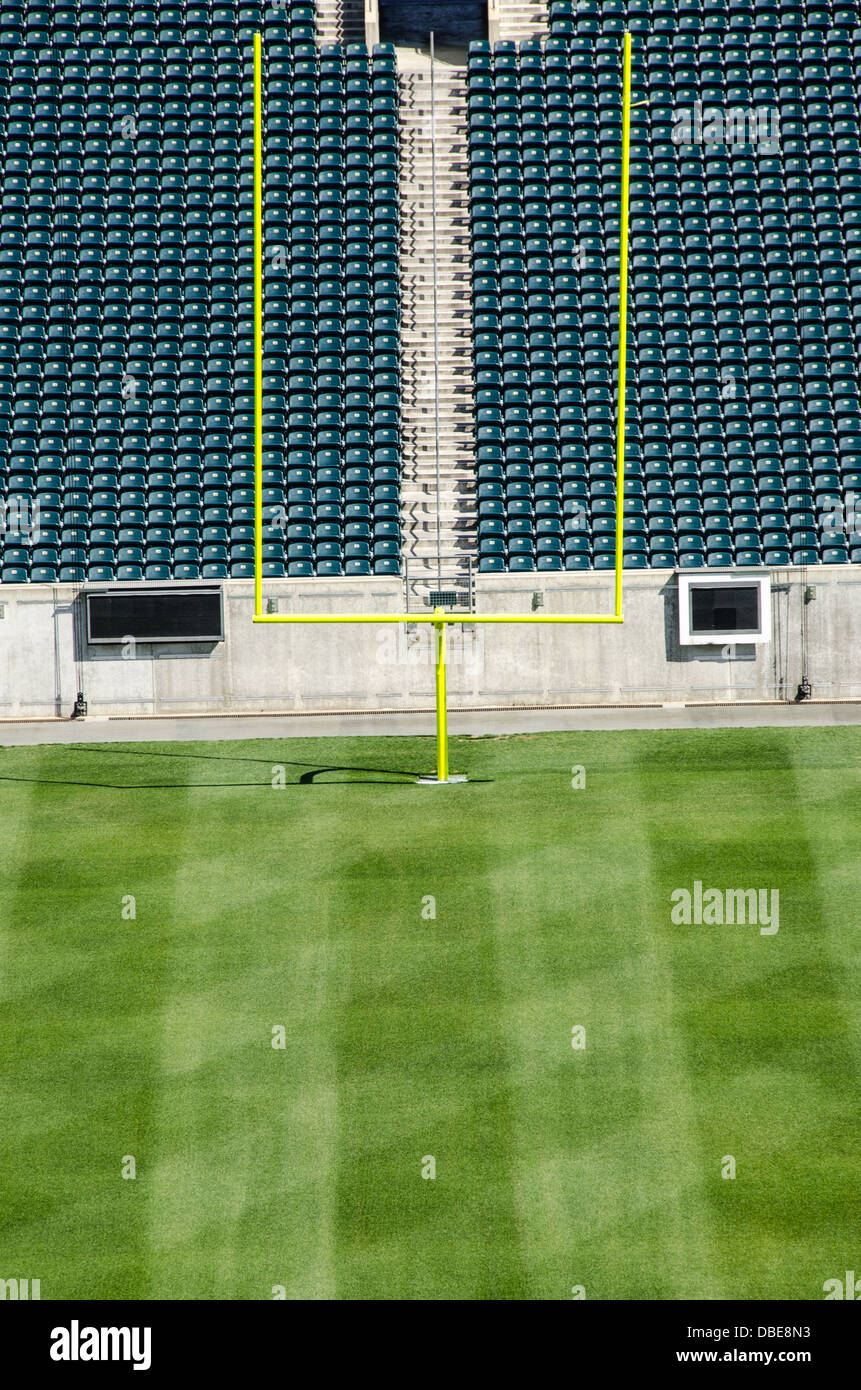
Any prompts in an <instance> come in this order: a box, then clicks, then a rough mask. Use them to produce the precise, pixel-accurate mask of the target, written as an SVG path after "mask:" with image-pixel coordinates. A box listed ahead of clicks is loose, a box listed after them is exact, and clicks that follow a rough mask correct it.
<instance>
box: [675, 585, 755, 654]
mask: <svg viewBox="0 0 861 1390" xmlns="http://www.w3.org/2000/svg"><path fill="white" fill-rule="evenodd" d="M679 641H680V643H681V645H682V646H683V647H708V646H724V645H725V644H726V643H727V642H739V643H745V642H770V641H771V575H770V574H769V573H768V571H765V572H761V571H759V570H751V571H748V572H747V573H744V574H738V573H736V574H721V575H716V574H714V573H712V574H708V573H707V572H706V573H701V574H692V573H691V572H690V571H687V572H685V573H683V574H680V575H679Z"/></svg>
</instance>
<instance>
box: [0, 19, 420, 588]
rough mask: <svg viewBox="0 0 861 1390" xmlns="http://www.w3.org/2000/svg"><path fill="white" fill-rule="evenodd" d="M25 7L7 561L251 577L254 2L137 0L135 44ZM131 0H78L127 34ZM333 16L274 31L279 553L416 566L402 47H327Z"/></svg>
mask: <svg viewBox="0 0 861 1390" xmlns="http://www.w3.org/2000/svg"><path fill="white" fill-rule="evenodd" d="M11 8H12V10H13V12H14V9H15V7H14V6H13V7H11ZM19 9H20V13H21V24H22V28H23V32H24V37H25V38H27V39H28V40H31V39H32V40H34V42H31V43H28V44H27V45H26V46H21V47H18V48H14V47H12V46H11V45H5V46H4V47H2V48H0V95H2V106H3V113H2V118H0V119H2V123H3V126H2V134H3V148H2V159H3V176H4V178H3V215H2V231H0V261H2V287H0V294H2V299H0V488H2V492H0V502H2V506H3V519H4V522H5V525H4V527H3V532H2V534H3V548H2V568H0V580H2V582H5V583H15V582H22V581H25V580H30V581H43V582H53V581H58V580H59V581H82V580H110V579H122V580H139V579H169V578H178V579H192V578H198V577H201V578H220V577H227V576H232V577H246V578H247V577H250V576H251V575H252V574H253V523H254V494H253V428H254V416H253V408H254V394H253V393H254V379H253V374H252V373H253V356H252V353H253V338H252V329H253V318H252V315H253V283H252V278H251V277H252V236H253V230H252V201H251V188H252V163H251V154H252V143H251V141H252V122H251V66H250V65H251V58H250V46H249V44H248V43H247V42H245V41H244V40H245V38H246V37H250V32H251V31H250V30H249V34H248V36H246V35H245V34H244V32H243V24H244V23H245V17H246V15H247V14H248V13H249V12H248V11H246V10H245V9H244V8H242V7H234V8H232V9H231V8H229V7H228V8H226V9H224V10H218V9H213V10H211V11H209V10H204V11H201V12H197V11H195V10H194V9H193V8H191V7H189V8H184V9H182V10H180V9H179V8H175V7H170V8H169V9H168V8H167V7H162V8H161V9H159V10H158V11H157V12H156V11H155V9H150V8H148V7H146V6H135V7H134V9H133V11H132V18H133V21H134V24H133V27H132V29H131V37H132V39H133V40H134V42H133V43H132V44H131V45H130V46H127V45H126V44H125V43H122V42H120V43H114V42H111V41H108V42H106V43H104V44H102V43H100V42H95V43H83V42H82V43H79V44H78V45H77V46H76V45H73V44H69V43H64V42H61V41H60V40H61V35H60V32H59V28H58V26H59V25H60V23H61V19H62V16H63V14H64V11H62V10H57V7H56V6H54V7H53V8H52V10H51V12H50V13H51V16H52V23H51V26H48V27H49V29H50V32H44V30H45V28H46V25H47V20H45V23H44V24H43V23H42V21H43V20H44V19H45V16H46V15H47V14H48V7H47V6H44V7H43V6H40V7H38V8H37V7H34V6H31V7H29V9H28V10H27V11H26V13H25V12H24V10H23V7H19ZM120 9H121V10H122V12H123V13H124V14H125V16H126V20H125V21H122V22H121V20H120V19H119V18H118V17H117V16H118V14H119V12H120V10H119V9H118V11H117V12H116V13H115V12H114V10H113V9H112V8H111V7H109V6H108V7H104V8H103V9H102V10H101V11H94V12H92V15H91V16H90V18H92V21H93V22H92V29H88V28H87V26H86V23H85V21H87V19H88V13H87V12H85V11H80V12H78V11H75V10H71V9H70V10H69V11H68V14H69V15H70V16H71V17H72V18H73V19H75V20H76V23H77V28H76V29H75V36H76V38H77V39H79V40H83V39H84V38H90V37H95V38H96V39H98V38H100V37H101V36H104V37H105V39H106V40H112V39H113V38H114V37H115V32H116V31H117V30H122V35H121V36H122V37H123V38H124V37H125V36H126V31H127V29H128V15H129V7H120ZM4 13H5V7H4ZM198 14H201V15H203V16H208V23H209V27H208V28H206V26H205V25H203V23H202V20H201V25H200V26H198V25H197V16H198ZM98 16H101V20H102V22H101V26H100V25H99V24H97V23H96V18H97V17H98ZM152 16H155V19H157V20H158V23H156V22H155V20H153V23H152V25H150V24H149V18H151V17H152ZM180 18H181V20H182V24H180V23H179V19H180ZM312 20H313V10H312V7H311V6H307V5H305V6H303V5H293V6H291V7H290V11H289V20H288V21H287V22H286V24H280V25H279V26H277V28H276V29H275V31H274V32H273V30H272V27H271V26H270V30H269V33H268V41H267V50H266V52H267V63H266V90H265V131H264V141H265V152H266V153H265V167H264V218H265V256H266V279H265V285H266V291H265V306H264V307H265V314H264V325H265V330H264V331H265V338H264V354H265V356H264V373H265V377H264V450H265V452H264V479H263V482H264V563H265V573H266V574H267V575H283V574H288V575H295V576H311V575H314V574H327V575H339V574H371V573H397V572H398V569H399V554H400V523H399V503H398V499H399V476H400V472H399V466H398V464H399V391H398V383H399V370H398V366H399V363H398V332H399V302H400V301H399V285H398V274H397V243H398V204H397V180H398V136H397V78H396V74H395V59H394V52H393V50H391V49H387V48H380V49H378V50H376V51H375V52H374V54H373V55H370V56H369V55H368V53H367V51H366V50H365V48H364V47H363V46H356V47H348V48H347V49H346V50H344V49H340V48H331V49H328V50H327V49H325V48H323V49H322V50H321V49H318V48H316V47H315V46H314V44H313V42H312V41H311V40H312V39H313V26H312ZM37 21H38V22H37ZM222 21H223V22H222ZM123 22H124V23H126V30H123ZM198 27H200V28H201V37H203V38H205V39H208V40H211V41H212V42H206V43H200V44H198V43H196V42H194V40H195V39H196V38H197V37H198ZM204 30H205V32H203V31H204ZM144 31H146V32H144ZM150 33H152V34H154V35H155V36H156V37H158V38H159V39H161V40H162V41H164V44H165V46H162V45H158V46H157V45H153V44H150V43H149V42H148V39H149V36H150ZM43 38H44V39H45V40H48V39H51V40H54V42H53V44H52V46H50V47H41V46H39V43H37V42H36V41H35V40H38V41H41V40H42V39H43ZM234 39H239V40H243V42H242V46H241V47H239V46H237V44H236V43H234V42H227V41H226V40H231V41H232V40H234ZM173 40H176V42H175V43H174V42H173ZM223 40H224V41H223ZM189 44H190V46H186V45H189Z"/></svg>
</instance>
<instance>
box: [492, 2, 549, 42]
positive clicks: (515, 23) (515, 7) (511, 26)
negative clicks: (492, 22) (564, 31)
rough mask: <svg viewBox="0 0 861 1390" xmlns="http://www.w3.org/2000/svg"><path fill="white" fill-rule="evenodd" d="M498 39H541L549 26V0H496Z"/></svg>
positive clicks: (519, 40) (517, 40)
mask: <svg viewBox="0 0 861 1390" xmlns="http://www.w3.org/2000/svg"><path fill="white" fill-rule="evenodd" d="M496 9H497V11H498V16H499V18H498V23H499V35H498V37H499V38H500V39H513V40H514V41H515V42H516V43H522V42H523V40H524V39H543V38H546V37H547V33H548V30H549V28H550V4H549V0H496Z"/></svg>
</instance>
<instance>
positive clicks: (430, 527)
mask: <svg viewBox="0 0 861 1390" xmlns="http://www.w3.org/2000/svg"><path fill="white" fill-rule="evenodd" d="M458 57H460V55H458ZM463 57H464V58H465V54H464V55H463ZM398 66H399V69H400V76H399V83H400V91H401V282H402V314H403V321H402V328H401V350H402V395H403V404H402V420H401V428H402V438H403V468H404V473H403V486H402V525H403V535H404V555H405V557H406V558H407V559H408V562H409V577H410V580H413V579H414V578H420V577H421V576H422V575H425V576H427V577H428V578H430V577H431V576H432V575H433V574H435V572H436V556H437V517H436V509H437V501H436V494H437V482H436V444H435V409H434V403H435V387H436V382H435V376H434V285H433V184H432V157H431V75H430V60H429V58H428V57H427V55H426V54H423V53H420V52H418V51H416V50H405V49H399V51H398ZM405 67H406V70H404V68H405ZM434 85H435V107H436V153H437V160H436V169H437V265H438V323H439V419H440V463H439V468H440V513H441V526H440V549H441V551H442V554H443V555H444V556H446V555H447V556H456V557H458V558H456V559H454V560H451V559H449V560H446V561H444V563H443V567H442V573H443V578H444V580H445V581H446V582H447V583H448V582H449V581H451V579H452V577H453V576H455V575H458V576H461V577H462V578H465V577H466V575H467V574H468V570H469V563H468V562H469V559H474V557H475V556H476V553H477V517H476V481H475V467H476V465H475V408H474V391H473V358H472V263H471V243H470V220H469V158H468V143H467V116H466V68H465V67H464V66H463V65H462V63H458V64H457V65H455V64H454V63H452V62H450V61H439V62H437V65H436V70H435V77H434Z"/></svg>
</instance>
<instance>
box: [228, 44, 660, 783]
mask: <svg viewBox="0 0 861 1390" xmlns="http://www.w3.org/2000/svg"><path fill="white" fill-rule="evenodd" d="M631 104H632V103H631V34H630V32H628V31H626V32H625V34H624V36H623V46H622V163H621V226H620V242H619V351H618V382H617V421H616V528H615V530H616V534H615V541H616V546H615V566H614V569H615V575H614V605H613V612H612V613H607V614H599V613H565V614H537V615H536V614H534V613H449V612H447V611H446V610H445V609H443V608H434V610H433V612H432V613H320V614H316V613H315V614H294V613H264V612H263V41H262V36H261V35H260V34H255V35H254V379H255V381H254V384H255V391H254V400H255V409H254V503H255V507H254V615H253V619H252V621H253V622H255V623H285V624H289V625H294V626H298V625H302V626H307V625H310V624H317V623H319V624H330V623H338V624H341V623H431V624H433V627H434V632H435V636H436V660H435V665H436V745H437V763H436V776H435V777H431V778H423V779H422V780H423V781H428V782H433V783H437V784H439V783H443V784H447V783H450V782H452V781H454V780H457V781H465V780H466V779H465V778H463V777H457V778H454V777H453V776H452V774H451V773H450V772H449V765H448V709H447V692H446V666H445V648H446V640H445V630H446V627H447V626H449V625H450V624H452V623H469V624H473V623H483V624H484V623H488V624H489V623H536V624H545V623H554V624H558V625H563V624H574V623H601V624H604V623H622V622H624V618H623V615H622V564H623V541H624V499H625V390H626V382H627V355H628V354H627V348H628V337H627V333H628V223H629V215H628V210H629V201H630V195H629V189H630V159H631Z"/></svg>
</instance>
